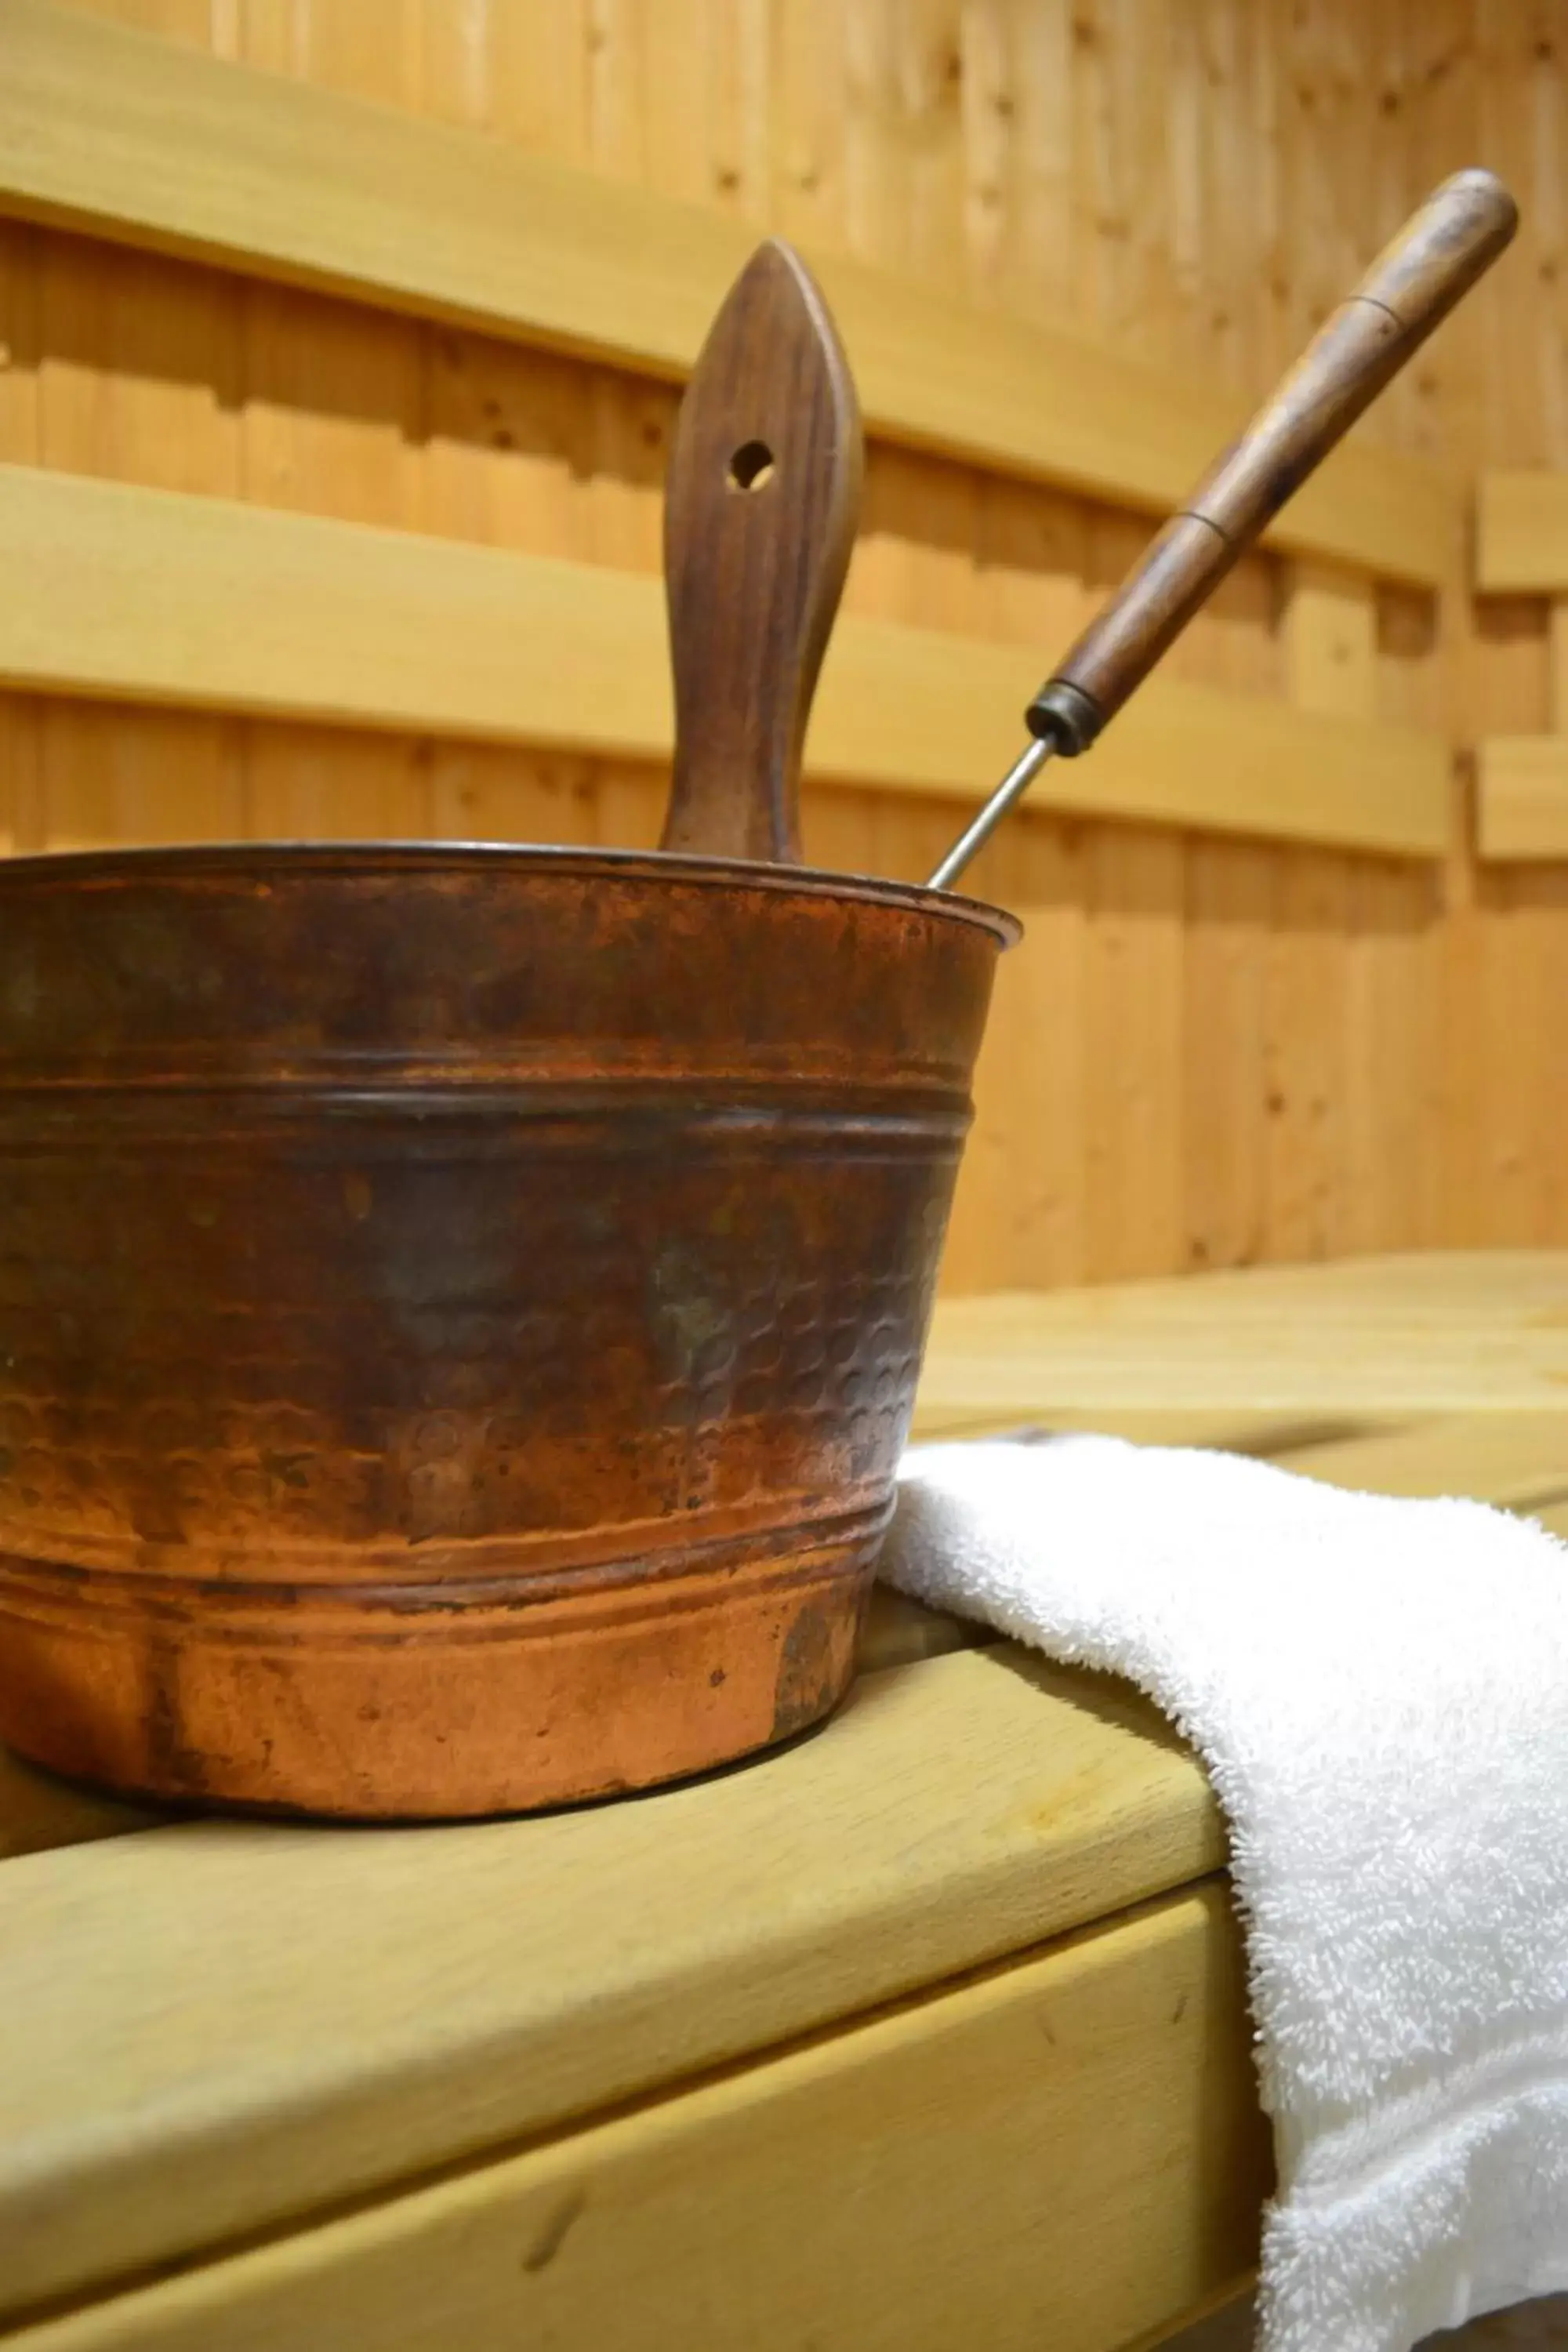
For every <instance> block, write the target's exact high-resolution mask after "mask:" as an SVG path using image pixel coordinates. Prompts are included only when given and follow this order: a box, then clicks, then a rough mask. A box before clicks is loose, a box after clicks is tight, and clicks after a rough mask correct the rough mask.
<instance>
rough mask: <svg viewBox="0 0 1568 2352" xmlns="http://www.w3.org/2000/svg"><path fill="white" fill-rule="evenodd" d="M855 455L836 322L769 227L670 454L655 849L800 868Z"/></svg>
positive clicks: (711, 348) (856, 431)
mask: <svg viewBox="0 0 1568 2352" xmlns="http://www.w3.org/2000/svg"><path fill="white" fill-rule="evenodd" d="M860 468H861V435H860V408H859V404H858V401H857V399H856V397H855V386H854V383H853V382H852V381H851V378H850V374H849V367H848V362H847V360H846V359H845V356H844V351H843V347H842V345H841V344H840V342H839V341H838V336H837V331H836V330H835V328H834V324H833V320H832V319H831V318H830V317H829V316H828V312H827V307H826V303H825V302H824V301H823V299H822V296H821V294H820V293H819V292H818V290H817V288H816V284H815V282H814V281H813V279H812V278H811V275H810V273H809V272H808V270H807V269H806V268H805V264H804V262H802V261H801V259H800V257H799V256H798V255H797V254H795V253H794V252H792V250H791V249H790V247H788V246H787V245H784V244H781V243H780V242H778V241H777V240H776V239H773V240H770V241H769V243H767V244H766V245H764V246H763V247H761V248H760V250H759V251H758V252H757V253H755V254H754V255H753V256H752V259H751V261H750V262H749V263H748V264H747V266H746V268H745V269H744V270H743V271H742V274H741V276H740V277H739V278H737V279H736V281H735V284H734V285H733V287H732V288H731V290H730V293H729V296H728V298H727V299H726V300H725V303H724V306H723V308H722V310H721V311H720V312H719V315H718V317H717V318H716V319H715V320H714V322H713V325H712V328H711V329H710V332H709V335H708V340H707V341H706V342H705V343H704V344H703V347H702V352H701V355H700V358H699V360H698V362H697V367H696V370H695V373H693V375H692V378H691V381H690V383H689V385H688V386H687V390H686V396H685V399H684V400H683V401H682V403H681V406H680V417H679V424H678V425H677V427H676V434H675V446H674V449H673V451H672V452H671V456H670V462H669V477H668V492H667V503H666V507H665V523H664V560H665V591H666V596H667V599H668V608H669V639H670V655H671V659H672V663H673V666H674V672H675V774H674V782H673V784H672V786H671V791H670V799H669V810H668V817H667V819H666V822H665V828H664V838H663V841H662V843H661V846H662V847H663V848H665V849H677V850H685V851H688V852H697V853H700V855H702V856H710V857H742V858H753V859H762V860H766V861H769V862H772V863H774V864H780V865H794V866H797V865H799V863H800V858H801V848H800V821H799V814H798V804H799V785H800V756H801V746H802V744H803V742H804V740H805V722H806V719H807V716H808V714H809V712H810V709H811V697H812V693H813V690H814V688H815V687H816V674H817V671H818V669H819V668H820V667H821V665H822V656H823V653H824V650H825V648H826V644H827V637H828V632H829V630H830V629H831V628H832V626H833V616H834V614H835V612H836V611H837V606H838V597H839V593H840V591H841V590H842V588H843V585H844V574H845V571H846V568H847V564H848V562H849V550H850V546H851V544H852V542H853V541H854V537H855V521H856V514H857V509H858V504H859V494H860Z"/></svg>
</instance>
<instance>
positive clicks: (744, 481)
mask: <svg viewBox="0 0 1568 2352" xmlns="http://www.w3.org/2000/svg"><path fill="white" fill-rule="evenodd" d="M772 478H773V451H772V450H771V449H770V448H769V447H768V445H767V443H766V442H765V441H742V444H741V446H740V447H739V448H738V449H737V450H736V452H735V454H734V456H733V457H731V460H730V488H731V489H732V490H760V489H761V488H762V487H763V483H764V482H766V481H771V479H772Z"/></svg>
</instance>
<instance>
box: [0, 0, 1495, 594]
mask: <svg viewBox="0 0 1568 2352" xmlns="http://www.w3.org/2000/svg"><path fill="white" fill-rule="evenodd" d="M0 206H3V207H4V208H5V209H6V210H8V211H10V212H12V213H14V214H17V215H22V216H24V217H27V218H32V219H37V220H43V221H47V222H53V223H58V224H62V225H65V226H70V227H75V228H81V229H87V230H89V231H90V232H92V233H93V234H95V235H99V236H108V237H111V238H115V239H119V240H122V241H125V242H128V243H132V244H137V245H144V246H151V247H157V248H160V249H163V250H166V251H171V252H175V253H180V254H187V255H192V256H195V257H199V258H201V259H203V260H205V261H211V262H216V263H219V264H221V265H223V266H225V267H227V268H236V269H240V270H245V271H248V272H251V273H254V274H258V275H262V276H266V277H270V278H281V279H284V280H286V281H289V282H290V283H295V284H301V285H309V286H315V287H320V288H324V289H329V290H331V291H334V292H338V293H342V294H346V295H350V296H353V298H354V299H360V300H364V301H369V302H374V303H376V304H379V305H383V306H387V307H392V308H395V309H398V310H407V311H412V312H415V313H416V314H419V315H424V316H428V317H435V318H441V319H449V320H458V321H461V322H463V323H465V324H468V325H472V326H477V327H479V328H482V329H484V330H486V331H489V332H491V333H494V334H500V335H504V336H509V337H512V338H516V339H519V340H521V341H531V342H537V343H541V344H544V345H547V346H550V347H552V348H555V349H561V350H566V351H572V352H584V353H591V354H594V355H596V356H601V357H606V358H609V359H611V360H613V361H615V362H618V363H619V364H621V365H623V366H625V367H627V368H630V369H633V370H637V371H641V372H645V373H646V372H651V373H655V374H658V375H663V376H679V375H680V374H681V373H684V372H685V370H686V369H687V368H689V365H690V363H691V362H692V360H693V359H694V358H695V356H696V352H697V350H698V348H699V346H700V341H701V339H702V336H703V334H704V332H705V331H706V328H707V326H708V323H709V321H710V319H711V317H712V315H713V312H714V310H716V308H717V306H718V303H719V301H720V299H721V296H722V294H723V292H724V289H725V288H726V287H727V286H728V284H729V282H730V280H731V278H733V277H734V276H735V274H736V272H737V271H738V269H739V268H740V267H741V266H742V262H743V261H744V259H745V257H746V255H747V253H748V251H749V250H750V247H751V246H752V243H753V242H754V235H753V232H752V230H751V229H749V228H748V227H747V226H745V224H744V223H742V222H740V221H737V220H733V219H731V218H728V217H726V216H724V215H721V214H719V213H717V212H709V211H706V210H703V209H701V208H699V207H697V206H693V205H683V204H679V203H677V202H675V201H673V200H671V199H669V198H667V197H664V196H660V195H657V194H653V193H651V192H650V191H649V190H647V189H646V188H639V187H637V186H634V185H617V184H614V183H612V182H610V181H608V180H606V179H602V178H600V177H598V176H596V175H594V174H589V173H582V172H575V171H573V170H571V169H569V168H567V167H565V166H563V165H559V164H556V163H550V162H547V161H545V160H543V159H542V158H539V157H536V156H531V155H528V154H526V153H522V152H519V151H518V150H517V149H515V148H512V147H509V146H504V145H502V144H501V143H500V142H498V141H491V140H487V139H483V138H480V137H477V136H475V135H474V134H472V133H466V132H462V131H450V130H447V129H445V128H443V127H442V126H439V125H437V124H432V123H428V122H424V121H416V120H414V119H412V118H409V117H405V116H401V115H398V114H395V113H394V112H392V111H390V110H381V109H378V108H375V107H372V106H368V105H365V104H363V103H362V102H361V101H359V100H353V99H350V98H344V97H341V96H338V95H336V94H334V93H332V92H331V91H328V90H325V89H314V88H310V87H307V86H305V85H302V84H300V83H298V82H292V81H287V80H285V79H282V78H281V77H272V76H268V75H265V74H260V73H255V72H250V71H247V70H246V69H244V68H237V67H235V66H231V65H227V64H223V63H218V62H216V61H215V60H213V59H212V58H205V57H203V56H200V55H198V54H197V53H195V51H192V50H186V49H184V48H180V47H175V46H174V45H172V44H168V43H164V42H161V41H158V40H156V39H154V38H152V37H148V36H146V35H143V34H140V33H137V32H135V31H132V30H131V29H129V28H127V27H124V26H117V25H114V24H110V23H105V22H101V21H100V20H98V19H97V18H95V17H89V16H83V15H79V14H73V13H72V12H71V11H69V10H68V9H64V8H58V7H56V6H54V5H49V0H0ZM814 261H815V262H816V266H818V267H819V268H820V272H821V275H822V278H823V281H824V284H825V286H826V290H827V293H828V296H829V299H831V301H832V303H833V306H834V309H835V310H836V312H837V317H838V320H839V323H840V326H841V328H842V330H843V333H844V337H845V341H846V343H847V347H848V351H849V354H850V358H851V360H852V362H853V363H854V366H855V370H856V373H857V376H858V381H859V385H860V392H861V397H862V400H863V403H864V405H865V408H866V413H867V416H868V422H869V425H870V426H871V429H872V431H873V432H875V433H879V434H881V435H882V436H886V437H888V438H890V439H893V440H897V441H901V442H906V443H909V444H911V445H913V446H918V447H921V448H926V449H931V450H936V451H940V452H942V453H945V454H948V455H952V456H956V457H963V458H966V459H970V460H973V461H974V462H976V463H979V464H981V465H983V466H986V467H992V468H994V469H996V470H999V471H1001V472H1004V473H1007V474H1012V475H1017V476H1023V477H1032V478H1040V479H1046V480H1050V481H1054V482H1059V483H1064V484H1067V485H1068V486H1070V487H1073V488H1078V489H1081V490H1084V491H1088V492H1089V493H1091V494H1092V495H1094V496H1096V497H1099V498H1103V499H1109V500H1110V501H1112V502H1115V503H1118V504H1130V505H1133V506H1138V507H1143V508H1149V509H1154V510H1163V509H1167V508H1169V507H1172V506H1173V505H1175V504H1177V503H1178V502H1179V501H1180V499H1182V498H1183V497H1184V494H1185V493H1186V491H1187V490H1188V489H1189V488H1191V487H1192V484H1193V482H1194V479H1195V478H1196V477H1197V475H1198V474H1199V473H1200V472H1201V471H1202V470H1203V469H1204V468H1205V467H1206V466H1207V465H1208V463H1209V462H1210V460H1211V459H1212V458H1213V457H1214V456H1215V453H1216V451H1218V450H1219V449H1220V448H1222V447H1224V446H1226V444H1227V443H1228V442H1229V440H1230V439H1231V438H1232V437H1233V436H1234V434H1235V432H1236V430H1237V427H1238V425H1240V424H1241V422H1242V415H1241V414H1240V413H1239V412H1238V410H1237V404H1235V403H1234V401H1233V400H1231V399H1230V398H1229V397H1227V396H1225V395H1221V394H1215V393H1214V392H1213V391H1211V390H1210V389H1208V388H1207V387H1205V386H1203V385H1191V384H1184V383H1180V382H1177V381H1174V380H1173V379H1172V377H1171V376H1170V374H1169V373H1168V372H1165V371H1157V370H1154V369H1152V368H1148V367H1145V366H1142V365H1139V364H1137V363H1134V362H1130V361H1127V360H1124V359H1122V358H1121V357H1120V356H1118V355H1116V354H1113V353H1111V352H1108V351H1106V350H1104V349H1102V348H1100V346H1098V345H1096V344H1094V343H1091V342H1089V341H1085V340H1082V339H1080V338H1078V337H1074V336H1071V335H1068V334H1065V333H1061V332H1058V331H1051V330H1047V329H1045V328H1041V327H1037V326H1029V325H1025V324H1024V323H1022V322H1020V321H1016V320H1008V319H1006V318H1005V317H1001V316H998V315H995V314H993V313H990V312H981V311H976V310H971V309H970V308H968V307H967V306H965V305H964V304H963V303H961V302H959V301H956V300H954V299H952V298H949V297H947V296H944V295H942V294H940V293H937V292H934V291H932V290H930V289H923V288H916V287H914V286H911V285H907V284H904V283H902V282H900V280H898V279H896V278H891V277H890V276H888V275H886V274H884V273H880V272H878V271H875V270H872V269H868V268H863V267H861V266H859V265H858V264H856V263H853V262H850V261H847V260H844V259H841V258H838V257H833V256H828V255H824V256H821V257H814ZM1347 290H1348V289H1347ZM1460 518H1461V509H1460V505H1459V501H1458V499H1457V497H1456V495H1455V494H1454V492H1453V490H1452V489H1451V488H1450V487H1449V485H1448V484H1447V481H1446V479H1445V478H1444V477H1443V476H1442V475H1441V474H1440V473H1439V472H1437V471H1436V469H1435V468H1433V467H1429V466H1427V465H1425V464H1423V463H1421V462H1420V461H1418V460H1415V459H1414V458H1411V457H1406V456H1405V455H1403V454H1401V453H1399V452H1396V451H1391V450H1387V449H1378V448H1373V447H1369V446H1365V445H1364V444H1363V443H1360V442H1358V441H1357V440H1355V439H1354V438H1352V442H1351V443H1350V444H1349V446H1346V447H1345V448H1343V449H1342V450H1341V451H1340V452H1338V453H1337V454H1336V455H1335V456H1334V457H1331V459H1330V460H1329V462H1328V464H1327V465H1326V466H1325V467H1324V468H1323V469H1322V471H1321V474H1319V475H1318V476H1317V477H1316V478H1314V479H1313V480H1312V481H1310V483H1308V484H1307V485H1306V486H1305V488H1303V489H1302V490H1301V492H1300V495H1299V496H1298V497H1297V498H1296V499H1293V500H1292V501H1291V503H1290V505H1289V507H1288V509H1286V511H1285V513H1284V515H1283V516H1282V517H1281V519H1280V520H1279V524H1278V525H1277V526H1276V529H1275V531H1274V534H1273V536H1274V538H1275V539H1276V540H1277V541H1278V542H1279V544H1280V545H1282V546H1286V547H1289V548H1292V549H1295V550H1299V551H1304V552H1308V553H1315V554H1320V555H1325V556H1330V557H1333V558H1338V559H1339V560H1341V561H1342V562H1349V563H1352V564H1357V565H1360V566H1363V568H1365V569H1367V570H1370V571H1373V572H1380V573H1384V574H1386V575H1387V576H1389V577H1391V578H1395V579H1400V580H1407V581H1412V582H1415V583H1439V582H1441V581H1442V580H1444V579H1445V578H1449V577H1452V576H1454V575H1455V573H1456V572H1457V570H1458V562H1459V551H1460V530H1459V526H1460Z"/></svg>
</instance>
